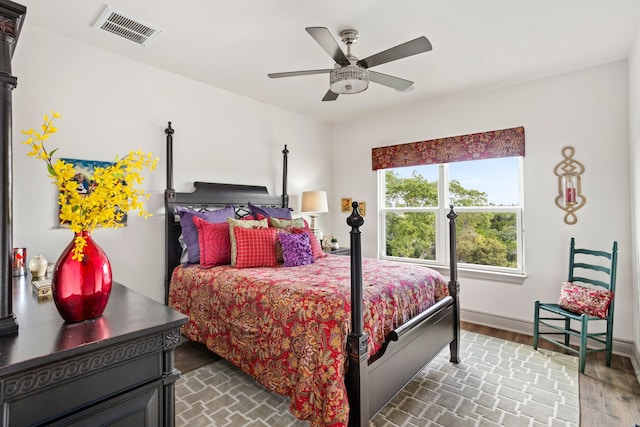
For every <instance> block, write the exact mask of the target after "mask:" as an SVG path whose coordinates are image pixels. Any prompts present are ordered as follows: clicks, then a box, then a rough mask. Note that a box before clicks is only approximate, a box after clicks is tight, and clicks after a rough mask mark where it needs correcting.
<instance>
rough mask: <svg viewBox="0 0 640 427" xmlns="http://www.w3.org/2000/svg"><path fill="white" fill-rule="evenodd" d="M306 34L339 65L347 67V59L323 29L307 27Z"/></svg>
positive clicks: (326, 30) (329, 34)
mask: <svg viewBox="0 0 640 427" xmlns="http://www.w3.org/2000/svg"><path fill="white" fill-rule="evenodd" d="M306 30H307V33H309V35H310V36H311V37H313V38H314V40H315V41H316V42H317V43H318V44H319V45H320V46H321V47H322V48H323V49H324V50H325V52H327V53H328V54H329V56H330V57H332V58H333V60H334V61H336V63H337V64H340V65H349V64H350V62H349V59H347V56H346V55H345V54H344V52H343V51H342V49H340V45H339V44H338V42H337V41H336V39H334V38H333V36H332V35H331V33H330V32H329V30H328V29H326V28H325V27H307V28H306Z"/></svg>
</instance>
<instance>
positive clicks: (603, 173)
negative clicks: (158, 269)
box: [330, 61, 637, 340]
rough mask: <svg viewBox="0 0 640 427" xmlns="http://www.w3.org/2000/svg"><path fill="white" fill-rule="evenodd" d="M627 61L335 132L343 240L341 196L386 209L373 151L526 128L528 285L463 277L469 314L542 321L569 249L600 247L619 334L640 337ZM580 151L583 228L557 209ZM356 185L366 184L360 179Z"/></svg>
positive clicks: (368, 223)
mask: <svg viewBox="0 0 640 427" xmlns="http://www.w3.org/2000/svg"><path fill="white" fill-rule="evenodd" d="M627 90H628V86H627V64H626V61H623V62H616V63H612V64H608V65H603V66H600V67H597V68H592V69H587V70H583V71H579V72H574V73H570V74H566V75H561V76H557V77H554V78H549V79H545V80H540V81H535V82H531V83H527V84H521V85H517V86H512V87H504V88H501V89H498V90H492V91H487V92H483V93H475V94H471V95H464V96H463V95H461V96H452V97H448V98H445V99H440V100H435V101H432V102H428V103H423V104H418V105H415V106H413V107H412V108H404V109H396V110H390V111H385V112H383V113H379V114H374V115H370V116H368V117H366V118H363V119H361V120H358V121H353V122H351V123H347V124H343V125H340V126H335V127H334V129H333V137H332V147H333V157H332V158H333V163H332V167H333V169H332V175H333V177H334V181H333V183H334V187H333V190H334V191H333V194H334V195H335V197H336V199H334V200H332V201H331V202H330V203H331V206H330V211H331V212H332V214H331V215H332V218H333V220H334V224H335V226H334V228H336V230H334V234H338V235H339V237H340V240H342V241H348V240H347V239H348V234H347V233H348V229H347V227H346V226H342V225H341V224H344V214H340V212H339V211H338V209H337V206H339V198H340V197H353V198H354V199H356V200H365V201H367V202H368V203H369V208H368V211H369V212H373V211H375V209H372V208H374V207H375V206H376V204H377V181H376V172H373V171H371V148H372V147H377V146H384V145H390V144H397V143H404V142H412V141H419V140H428V139H433V138H440V137H446V136H454V135H462V134H468V133H475V132H482V131H489V130H493V129H503V128H509V127H515V126H524V127H525V135H526V155H525V159H524V191H525V215H524V225H525V229H526V242H525V253H526V255H525V257H526V258H525V263H526V274H527V276H528V278H527V279H526V280H525V281H524V283H523V284H521V285H517V284H509V283H499V282H489V281H484V280H478V279H468V278H464V277H462V278H461V279H460V282H461V292H462V295H461V301H462V308H463V309H464V310H471V311H476V312H481V313H491V314H494V315H496V316H501V317H504V318H508V319H516V320H521V321H526V322H532V320H533V303H534V300H535V299H537V298H540V299H541V300H543V301H554V300H556V299H557V297H558V292H559V285H560V282H561V281H562V280H564V279H566V277H567V267H568V245H569V239H570V237H572V236H574V237H575V238H576V240H577V242H578V244H579V245H581V246H584V247H592V248H606V249H609V248H610V247H611V244H612V241H613V240H617V241H618V244H619V261H618V282H617V285H618V286H617V291H618V292H617V302H616V315H615V325H614V333H615V336H616V337H617V338H622V339H626V340H632V339H634V338H635V337H636V335H635V334H634V326H633V322H632V321H633V319H634V315H633V311H634V309H635V308H636V306H637V303H636V302H634V301H635V300H632V298H633V297H634V292H633V290H632V285H631V276H632V275H631V258H632V247H631V236H630V230H631V228H630V227H631V226H630V214H629V209H630V205H629V194H630V193H629V191H630V190H629V161H628V153H629V119H628V117H629V111H628V97H627ZM567 145H570V146H573V147H575V156H574V158H575V159H576V160H578V161H580V162H581V163H583V164H584V165H585V167H586V173H585V174H584V175H583V178H582V189H583V194H584V195H585V196H586V199H587V203H586V205H585V207H583V208H582V209H580V210H579V211H577V213H576V214H577V217H578V222H577V224H575V225H567V224H565V223H564V220H563V214H564V212H563V211H561V210H560V209H559V208H557V207H556V206H555V204H554V198H555V197H556V192H557V181H556V180H557V177H556V176H555V175H554V173H553V169H554V167H555V166H556V164H558V163H559V162H560V161H561V160H562V159H563V157H562V154H561V150H562V147H565V146H567ZM356 177H357V179H356ZM377 229H378V218H377V217H376V215H367V216H366V219H365V225H364V227H363V228H362V239H363V245H364V248H363V253H364V255H365V256H376V254H377V252H376V250H377V240H376V230H377Z"/></svg>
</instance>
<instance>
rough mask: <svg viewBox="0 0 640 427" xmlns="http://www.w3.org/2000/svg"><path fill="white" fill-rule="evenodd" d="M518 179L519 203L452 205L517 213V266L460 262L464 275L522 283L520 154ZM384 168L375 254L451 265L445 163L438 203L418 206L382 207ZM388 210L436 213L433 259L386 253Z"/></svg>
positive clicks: (442, 267)
mask: <svg viewBox="0 0 640 427" xmlns="http://www.w3.org/2000/svg"><path fill="white" fill-rule="evenodd" d="M518 170H519V175H520V176H519V182H520V191H519V194H520V201H519V206H468V207H467V206H459V207H455V206H454V211H455V212H456V213H457V214H461V213H466V212H513V213H515V216H516V230H517V231H516V240H517V257H518V261H517V266H516V267H515V268H509V267H499V266H488V265H479V264H468V263H459V264H458V271H459V272H460V273H461V274H462V275H464V276H466V277H479V278H482V277H489V278H491V280H499V281H504V282H513V283H522V281H523V280H524V278H525V277H526V276H525V254H524V252H525V251H524V223H523V215H524V195H523V188H522V187H523V185H522V183H523V158H522V157H520V158H519V163H518ZM386 171H387V169H380V170H378V209H377V210H378V224H379V236H380V238H379V239H378V256H379V258H381V259H387V260H393V261H400V262H408V263H416V264H424V265H427V266H429V267H432V268H435V269H437V270H448V268H449V265H450V256H449V220H448V218H447V214H448V213H449V210H450V208H449V206H450V201H449V185H448V183H449V177H448V166H447V165H446V164H439V165H438V206H437V207H421V208H387V207H385V190H386V185H385V173H386ZM387 212H395V213H403V212H434V213H435V215H436V259H435V260H434V261H433V260H424V259H415V258H404V257H393V256H388V255H386V253H385V252H386V221H385V216H386V213H387Z"/></svg>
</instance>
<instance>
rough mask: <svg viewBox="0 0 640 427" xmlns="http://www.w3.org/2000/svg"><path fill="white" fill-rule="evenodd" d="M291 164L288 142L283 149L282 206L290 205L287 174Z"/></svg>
mask: <svg viewBox="0 0 640 427" xmlns="http://www.w3.org/2000/svg"><path fill="white" fill-rule="evenodd" d="M288 164H289V150H287V144H285V145H284V149H283V150H282V207H283V208H288V207H289V193H287V175H288V174H289V171H288Z"/></svg>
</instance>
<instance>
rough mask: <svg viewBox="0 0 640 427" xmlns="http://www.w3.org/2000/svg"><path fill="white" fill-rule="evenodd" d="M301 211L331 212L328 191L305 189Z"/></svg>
mask: <svg viewBox="0 0 640 427" xmlns="http://www.w3.org/2000/svg"><path fill="white" fill-rule="evenodd" d="M300 212H316V213H317V212H329V205H328V203H327V192H326V191H303V192H302V206H301V208H300Z"/></svg>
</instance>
